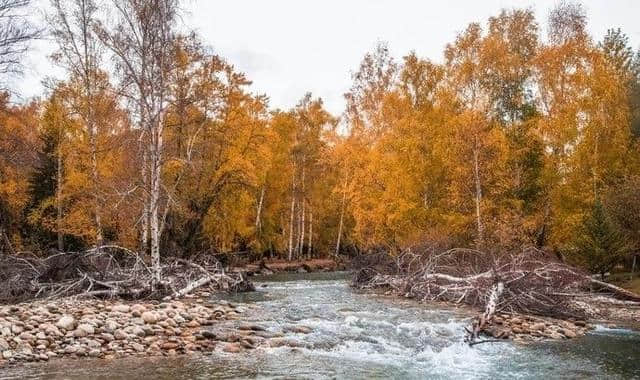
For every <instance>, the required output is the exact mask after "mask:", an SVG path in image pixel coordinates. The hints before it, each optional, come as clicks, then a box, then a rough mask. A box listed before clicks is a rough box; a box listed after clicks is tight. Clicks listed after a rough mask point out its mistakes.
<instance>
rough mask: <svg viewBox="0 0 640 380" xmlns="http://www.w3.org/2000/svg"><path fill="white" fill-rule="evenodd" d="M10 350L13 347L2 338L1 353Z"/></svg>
mask: <svg viewBox="0 0 640 380" xmlns="http://www.w3.org/2000/svg"><path fill="white" fill-rule="evenodd" d="M9 348H11V346H9V342H7V341H6V340H4V339H2V338H0V352H2V351H6V350H8V349H9Z"/></svg>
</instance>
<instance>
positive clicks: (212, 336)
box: [200, 330, 218, 339]
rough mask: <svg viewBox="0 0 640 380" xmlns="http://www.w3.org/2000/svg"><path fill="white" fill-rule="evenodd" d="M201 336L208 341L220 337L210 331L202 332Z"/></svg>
mask: <svg viewBox="0 0 640 380" xmlns="http://www.w3.org/2000/svg"><path fill="white" fill-rule="evenodd" d="M200 335H202V336H203V337H204V338H206V339H217V338H218V335H217V334H216V333H215V332H213V331H210V330H202V331H200Z"/></svg>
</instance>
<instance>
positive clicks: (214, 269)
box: [0, 246, 252, 304]
mask: <svg viewBox="0 0 640 380" xmlns="http://www.w3.org/2000/svg"><path fill="white" fill-rule="evenodd" d="M162 279H163V281H162V282H161V283H160V284H156V286H152V283H153V281H152V272H151V268H149V266H148V265H147V264H146V263H145V261H144V260H143V259H142V257H141V256H140V255H138V254H137V253H136V252H133V251H131V250H128V249H126V248H123V247H119V246H103V247H100V249H90V250H87V251H84V252H64V253H57V254H54V255H51V256H48V257H45V258H39V257H35V256H18V255H0V303H3V304H4V303H14V302H21V301H26V300H31V299H36V298H56V297H66V296H93V297H104V298H110V297H120V298H127V299H141V298H163V297H166V296H173V297H181V296H184V295H185V294H187V293H189V292H191V291H193V290H195V289H197V288H199V287H201V286H204V285H210V286H213V287H215V288H217V289H222V290H229V291H243V290H248V289H251V288H252V285H251V283H250V282H248V281H247V280H246V279H245V278H244V276H243V275H242V274H241V273H225V271H224V269H223V268H222V265H220V263H219V262H218V261H217V260H215V259H214V258H210V257H209V258H200V259H197V260H195V261H187V260H182V259H168V260H166V261H165V262H164V263H163V265H162Z"/></svg>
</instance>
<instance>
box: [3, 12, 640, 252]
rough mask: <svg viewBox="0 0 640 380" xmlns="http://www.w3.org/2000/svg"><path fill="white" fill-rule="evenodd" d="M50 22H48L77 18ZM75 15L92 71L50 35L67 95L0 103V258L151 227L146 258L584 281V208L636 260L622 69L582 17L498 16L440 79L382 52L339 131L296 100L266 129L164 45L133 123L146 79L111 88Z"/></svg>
mask: <svg viewBox="0 0 640 380" xmlns="http://www.w3.org/2000/svg"><path fill="white" fill-rule="evenodd" d="M54 3H56V4H62V5H63V6H59V8H58V9H59V12H62V13H59V14H57V16H56V17H57V18H56V17H53V18H54V19H56V20H58V21H60V20H61V17H62V16H64V15H65V13H64V12H68V8H65V6H67V7H71V6H73V4H74V2H73V1H67V2H65V1H56V2H54ZM67 3H68V4H67ZM125 3H127V4H129V5H127V6H131V7H132V8H131V9H137V8H135V7H137V6H142V5H140V4H142V3H140V4H138V3H139V2H138V1H136V0H127V1H126V2H125ZM167 3H170V2H168V1H167ZM65 4H66V5H65ZM169 5H170V4H169ZM169 5H167V7H169ZM167 9H169V8H167ZM167 12H168V11H167ZM69 14H71V13H69ZM90 16H91V17H94V16H95V17H96V21H95V24H93V25H91V27H90V28H89V29H87V30H88V31H90V33H94V34H93V35H92V36H90V38H93V40H86V41H85V42H84V43H85V44H86V45H87V46H90V47H94V48H95V51H90V52H89V53H86V54H84V55H83V54H79V55H78V56H73V54H71V55H70V53H69V51H68V50H65V49H68V48H69V46H71V45H69V44H70V42H69V41H70V40H69V39H70V38H71V37H73V36H74V35H75V34H74V33H75V32H74V31H73V28H69V29H64V28H62V29H60V28H58V29H56V30H55V31H56V32H57V34H56V33H54V37H55V38H57V40H58V42H59V45H60V53H59V54H57V55H55V56H54V61H55V62H56V63H57V64H59V65H61V66H62V67H64V68H66V69H67V71H68V74H69V75H68V77H67V79H66V80H65V81H62V82H60V83H57V84H56V85H55V86H54V88H53V90H51V91H50V92H48V93H46V94H43V97H42V99H40V100H35V101H33V102H30V103H28V104H22V105H13V104H12V103H11V102H10V101H9V97H8V96H4V97H3V98H2V99H0V249H2V250H4V251H6V252H13V253H17V252H25V251H32V252H36V253H40V252H46V251H48V250H51V249H55V250H61V251H68V250H82V249H86V248H89V247H92V246H95V245H96V244H98V245H100V244H107V243H108V244H117V245H120V246H123V247H127V248H129V249H132V250H136V251H139V252H147V253H148V252H150V251H152V250H153V247H150V245H153V244H154V243H153V242H151V237H150V235H148V234H149V233H151V229H150V228H151V227H150V226H152V225H153V220H155V221H156V222H157V229H158V231H157V233H158V237H159V241H158V244H159V250H160V252H161V255H173V256H182V257H184V256H191V255H196V254H203V253H204V254H218V253H236V254H241V255H245V256H247V257H253V258H256V259H257V258H260V257H263V256H268V257H282V258H287V259H290V260H291V259H296V258H302V257H319V256H330V255H337V254H356V253H358V252H368V251H372V250H384V251H387V252H392V253H393V252H399V251H401V250H402V249H403V248H405V247H408V246H412V245H415V244H418V243H421V242H424V241H433V242H439V244H444V245H446V246H452V247H453V246H455V247H468V248H474V249H478V250H484V251H487V250H488V251H500V250H520V249H522V247H524V246H535V247H538V248H546V249H548V250H550V251H554V252H556V253H557V254H558V256H562V257H563V258H565V259H568V260H573V261H575V262H577V263H586V261H587V258H585V257H583V256H582V251H581V249H580V247H581V246H584V244H583V243H584V241H585V239H583V238H581V236H582V235H584V231H585V227H584V226H585V223H586V224H587V225H588V223H589V222H588V219H589V218H590V217H591V215H592V210H593V207H594V204H596V202H602V206H598V207H599V210H600V211H599V212H602V213H606V214H607V216H606V218H607V220H608V221H610V222H611V225H610V226H609V227H610V228H615V229H617V230H618V232H616V234H615V236H619V239H620V240H624V245H625V246H627V247H632V248H631V249H630V250H629V252H631V251H633V249H636V250H637V249H638V243H639V241H638V239H639V238H638V234H637V231H638V225H640V222H638V218H640V216H639V214H638V213H628V212H625V211H626V210H632V209H634V207H635V209H638V208H639V207H640V206H639V203H638V197H637V196H635V193H636V192H637V191H638V189H637V186H635V185H634V184H637V183H638V180H637V176H638V175H640V166H639V165H640V162H639V159H640V154H639V153H640V152H639V150H638V149H639V145H638V135H637V133H638V129H637V128H636V129H634V126H636V125H637V124H638V120H640V118H639V116H638V115H639V113H638V106H637V105H638V104H640V100H639V99H640V98H639V95H638V93H639V92H638V90H637V89H638V88H640V60H639V59H638V56H637V55H636V54H634V52H633V50H631V48H629V47H628V41H627V39H626V37H625V36H624V34H623V33H622V32H620V31H619V30H611V31H610V32H609V33H608V34H607V36H606V37H605V39H604V40H603V41H601V42H597V41H594V40H593V39H592V38H591V37H590V36H589V35H588V34H587V31H586V23H587V19H586V16H585V14H584V12H583V10H582V8H581V7H580V6H579V5H575V4H566V3H563V4H561V5H560V6H559V7H557V8H556V9H554V10H553V11H552V12H551V13H550V16H549V20H548V28H547V29H548V31H549V32H548V35H546V36H543V35H542V33H541V32H540V30H541V27H540V26H539V24H538V22H537V21H536V20H535V18H534V15H533V12H532V11H531V10H529V9H511V10H503V11H502V12H501V13H499V14H498V15H496V16H494V17H491V18H489V20H487V22H485V23H472V24H470V25H469V26H468V27H467V28H466V29H465V30H464V31H462V32H461V33H460V34H459V35H458V36H457V37H456V39H455V40H454V41H452V42H451V43H450V44H448V45H447V47H446V49H445V51H444V59H443V60H442V62H437V61H435V60H434V61H432V60H429V59H426V58H421V57H418V56H417V55H416V54H415V53H413V52H411V53H408V54H407V55H406V56H404V57H403V58H402V59H401V60H399V61H398V60H396V59H395V58H394V57H392V55H391V54H390V52H389V49H388V47H387V46H386V45H385V44H383V43H381V44H379V45H378V46H377V47H376V48H375V49H374V50H373V51H372V52H370V53H368V54H366V55H365V57H364V59H363V60H362V63H361V65H360V67H359V68H358V69H357V71H356V72H355V73H354V74H353V85H352V87H351V88H350V90H349V91H348V93H347V94H345V98H346V104H347V107H346V110H345V112H344V114H343V115H331V114H330V113H329V112H327V110H326V109H325V108H324V105H323V103H322V100H321V99H318V98H314V97H313V96H312V95H311V94H307V95H305V96H303V97H302V99H301V100H300V102H299V103H298V105H297V106H295V107H293V108H292V109H290V110H274V109H272V108H270V106H269V100H268V97H267V96H266V95H261V94H255V93H253V92H252V90H251V81H250V79H249V78H247V77H246V76H245V75H244V74H243V73H240V72H238V71H237V70H236V69H235V68H234V66H233V65H232V63H230V62H228V61H227V60H225V59H224V58H223V57H220V56H218V55H216V54H214V53H212V51H211V49H210V48H208V47H207V46H206V45H205V43H204V42H203V41H201V40H200V39H199V37H198V36H197V35H196V34H188V35H180V34H178V33H177V32H176V33H175V34H174V35H169V34H167V36H166V37H167V41H170V42H171V43H170V45H169V46H168V49H164V48H163V49H164V50H162V51H160V50H158V51H155V52H154V53H153V54H155V55H153V54H152V55H150V57H157V56H158V54H164V56H163V57H164V58H163V61H161V62H160V61H159V63H158V65H157V67H154V70H157V72H155V74H154V75H157V77H154V78H156V80H158V79H157V78H161V79H162V83H161V84H158V83H159V82H158V83H155V82H154V84H153V86H151V85H149V86H150V87H148V88H152V91H154V93H158V91H162V96H161V97H158V99H156V100H157V101H160V102H162V104H161V106H157V107H155V108H153V109H151V108H149V109H146V108H144V107H143V105H141V104H142V103H141V102H142V100H141V99H143V97H144V96H147V95H145V94H144V91H145V89H147V87H145V86H143V85H141V84H140V85H137V86H138V87H135V85H134V84H132V81H133V79H135V78H136V75H138V74H139V75H146V74H145V72H144V71H136V70H138V69H136V67H129V68H127V67H126V65H125V64H126V63H131V62H138V61H135V60H134V58H132V56H131V54H134V53H132V52H131V51H129V50H126V49H125V46H124V45H119V44H121V43H123V41H125V40H124V39H123V38H122V35H119V34H117V33H121V30H120V29H117V28H113V29H109V25H106V24H104V23H101V22H100V19H99V16H100V15H99V12H98V11H96V15H94V14H93V13H91V15H90ZM163 17H173V16H172V15H170V14H169V13H167V14H165V15H164V16H163ZM70 22H71V21H70ZM58 25H59V24H58ZM119 38H120V39H119ZM80 42H81V41H80ZM80 42H79V41H76V43H80ZM158 49H160V48H158ZM132 51H133V50H132ZM109 54H111V55H113V56H114V57H115V58H114V59H115V61H116V62H119V63H118V64H116V68H115V69H113V70H111V66H110V65H108V64H107V60H106V59H105V58H104V57H103V56H104V55H109ZM127 54H129V55H127ZM118 57H120V58H118ZM138 58H139V59H142V58H140V57H138ZM138 58H136V59H138ZM118 59H120V61H118ZM154 59H155V58H154ZM127 60H129V61H127ZM141 62H142V61H141ZM141 67H142V66H140V70H142V69H141ZM141 78H142V77H141ZM143 79H144V78H142V79H140V80H143ZM160 85H162V86H163V87H162V88H159V87H158V86H160ZM131 86H133V87H131ZM149 96H151V95H148V96H147V97H148V99H151V98H150V97H149ZM154 99H155V98H154ZM154 101H155V100H154ZM153 123H155V124H153ZM151 146H152V147H153V149H150V148H149V147H151ZM156 166H157V167H156ZM154 170H156V171H157V173H156V172H154ZM154 173H155V174H154ZM156 174H158V175H157V178H156V177H154V176H155V175H156ZM156 182H157V183H156ZM156 198H157V199H156ZM598 204H600V203H598ZM150 207H151V208H150ZM154 212H155V214H154ZM152 215H154V216H152ZM153 218H155V219H153ZM603 218H604V216H603ZM152 219H153V220H152ZM611 244H614V243H611ZM615 244H618V243H615ZM634 247H635V248H634ZM594 249H596V248H594Z"/></svg>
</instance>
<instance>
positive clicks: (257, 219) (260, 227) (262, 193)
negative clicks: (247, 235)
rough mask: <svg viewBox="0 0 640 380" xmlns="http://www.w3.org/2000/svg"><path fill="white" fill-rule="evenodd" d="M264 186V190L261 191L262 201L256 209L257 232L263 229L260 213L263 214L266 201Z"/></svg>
mask: <svg viewBox="0 0 640 380" xmlns="http://www.w3.org/2000/svg"><path fill="white" fill-rule="evenodd" d="M264 188H265V186H262V190H261V191H260V201H258V208H257V210H256V233H257V232H258V231H259V230H261V229H262V220H261V219H260V215H261V214H262V202H263V201H264Z"/></svg>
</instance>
